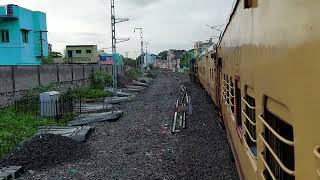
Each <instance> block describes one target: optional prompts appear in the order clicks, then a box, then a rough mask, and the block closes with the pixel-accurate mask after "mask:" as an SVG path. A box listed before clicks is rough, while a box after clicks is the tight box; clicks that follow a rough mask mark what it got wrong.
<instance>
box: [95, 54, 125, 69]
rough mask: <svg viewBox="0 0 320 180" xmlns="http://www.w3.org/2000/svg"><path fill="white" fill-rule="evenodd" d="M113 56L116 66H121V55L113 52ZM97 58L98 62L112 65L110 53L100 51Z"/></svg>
mask: <svg viewBox="0 0 320 180" xmlns="http://www.w3.org/2000/svg"><path fill="white" fill-rule="evenodd" d="M114 57H115V59H116V64H117V65H118V66H122V65H123V58H122V56H121V55H120V54H115V55H114ZM99 59H100V62H99V64H107V65H112V64H113V55H112V54H108V53H105V52H102V53H100V55H99Z"/></svg>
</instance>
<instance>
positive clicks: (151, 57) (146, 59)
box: [143, 53, 157, 68]
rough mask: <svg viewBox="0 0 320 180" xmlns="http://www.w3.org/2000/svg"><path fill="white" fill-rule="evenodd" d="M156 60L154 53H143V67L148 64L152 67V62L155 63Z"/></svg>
mask: <svg viewBox="0 0 320 180" xmlns="http://www.w3.org/2000/svg"><path fill="white" fill-rule="evenodd" d="M156 60H157V55H155V54H149V53H148V54H145V55H144V61H143V62H144V65H143V67H147V68H149V67H150V66H151V67H153V66H154V64H155V63H156Z"/></svg>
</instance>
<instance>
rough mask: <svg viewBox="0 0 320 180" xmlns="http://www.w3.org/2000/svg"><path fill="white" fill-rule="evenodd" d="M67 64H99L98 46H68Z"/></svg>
mask: <svg viewBox="0 0 320 180" xmlns="http://www.w3.org/2000/svg"><path fill="white" fill-rule="evenodd" d="M66 53H67V62H68V63H73V64H85V63H89V64H90V63H91V64H94V63H98V61H99V54H98V47H97V45H68V46H67V47H66Z"/></svg>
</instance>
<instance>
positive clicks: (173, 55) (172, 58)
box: [167, 49, 186, 72]
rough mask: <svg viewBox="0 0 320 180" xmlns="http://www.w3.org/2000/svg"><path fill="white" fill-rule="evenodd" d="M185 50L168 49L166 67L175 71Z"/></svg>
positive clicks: (178, 67)
mask: <svg viewBox="0 0 320 180" xmlns="http://www.w3.org/2000/svg"><path fill="white" fill-rule="evenodd" d="M185 52H186V51H185V50H175V49H170V50H169V51H168V59H167V60H168V68H169V70H171V71H173V72H175V71H178V70H179V69H180V59H181V58H182V57H183V55H184V53H185Z"/></svg>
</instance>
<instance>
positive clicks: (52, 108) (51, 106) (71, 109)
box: [14, 97, 82, 121]
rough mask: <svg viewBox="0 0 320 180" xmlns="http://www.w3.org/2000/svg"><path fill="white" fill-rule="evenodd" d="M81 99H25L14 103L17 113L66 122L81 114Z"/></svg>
mask: <svg viewBox="0 0 320 180" xmlns="http://www.w3.org/2000/svg"><path fill="white" fill-rule="evenodd" d="M81 105H82V100H81V97H78V98H61V99H58V100H47V101H40V100H39V99H37V98H23V99H20V100H16V101H15V103H14V109H15V113H16V114H17V115H18V114H19V115H23V114H26V115H31V116H35V117H38V118H43V119H54V120H57V121H59V120H64V119H70V118H72V117H74V116H76V115H79V114H81V113H82V112H81Z"/></svg>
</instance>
